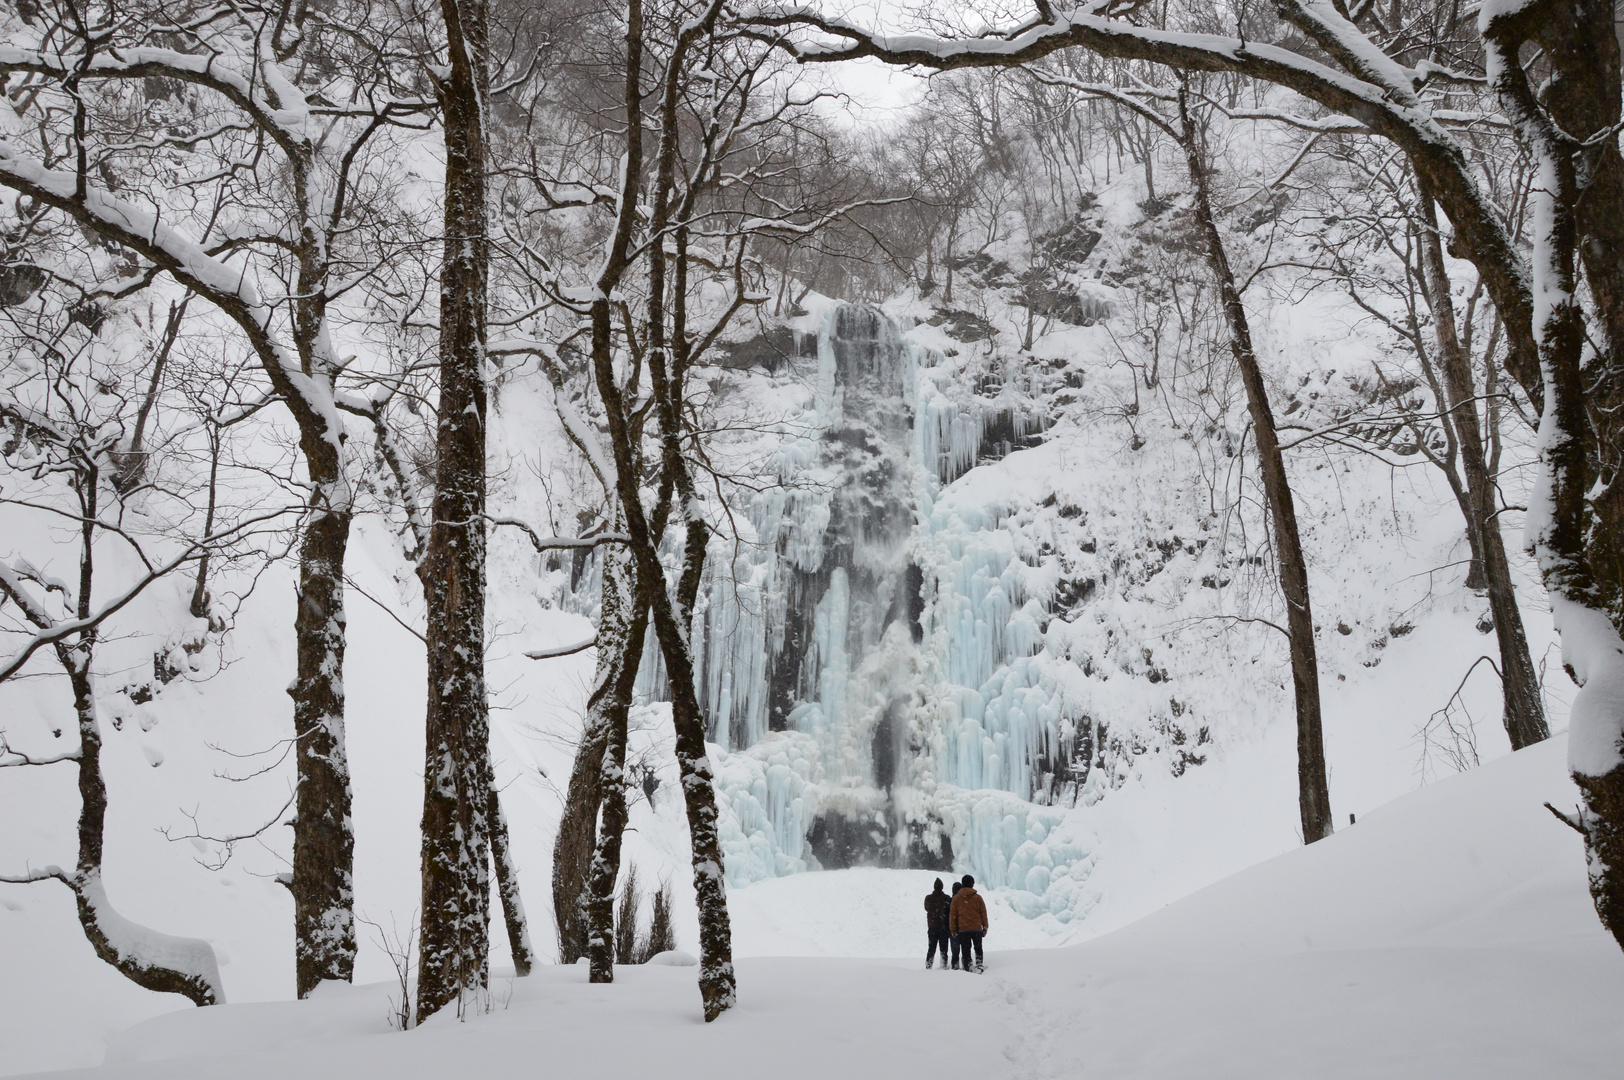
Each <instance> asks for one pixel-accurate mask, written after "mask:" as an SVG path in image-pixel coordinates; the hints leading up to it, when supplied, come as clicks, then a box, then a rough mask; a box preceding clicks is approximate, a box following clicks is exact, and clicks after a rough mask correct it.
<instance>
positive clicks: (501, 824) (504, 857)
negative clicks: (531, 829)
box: [486, 782, 536, 978]
mask: <svg viewBox="0 0 1624 1080" xmlns="http://www.w3.org/2000/svg"><path fill="white" fill-rule="evenodd" d="M490 792H491V805H490V810H489V811H487V814H486V816H487V818H488V819H489V821H490V823H491V861H492V863H493V864H494V865H495V866H496V892H497V895H498V896H500V897H501V898H502V922H503V925H504V926H505V927H506V928H507V936H508V949H509V950H510V951H511V952H512V953H513V974H515V975H517V976H518V977H520V978H523V977H524V976H526V975H528V974H530V969H531V967H533V966H534V965H535V962H536V950H535V946H533V945H532V944H531V943H530V921H529V920H528V919H526V918H525V915H524V900H523V898H522V897H521V896H520V895H519V863H518V860H517V859H516V858H515V857H514V855H513V841H512V839H511V838H510V837H509V836H508V823H507V813H506V812H505V811H504V810H503V809H502V796H501V794H500V793H499V792H498V791H497V789H496V784H495V783H494V782H493V783H491V785H490Z"/></svg>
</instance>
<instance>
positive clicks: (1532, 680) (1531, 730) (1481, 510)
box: [1419, 196, 1551, 750]
mask: <svg viewBox="0 0 1624 1080" xmlns="http://www.w3.org/2000/svg"><path fill="white" fill-rule="evenodd" d="M1421 214H1422V228H1421V230H1420V236H1419V239H1420V244H1421V269H1422V275H1423V278H1424V282H1425V286H1426V295H1427V303H1428V306H1430V307H1431V308H1432V322H1433V329H1434V332H1435V333H1436V335H1437V339H1438V357H1439V361H1440V364H1441V366H1442V367H1443V373H1444V380H1443V381H1444V389H1445V392H1446V393H1447V394H1448V397H1449V401H1448V405H1449V417H1448V420H1447V423H1449V425H1450V426H1451V427H1452V428H1453V429H1454V432H1455V438H1456V442H1457V444H1458V446H1459V448H1460V462H1461V471H1462V472H1463V473H1465V475H1466V489H1467V490H1466V499H1465V500H1464V502H1463V504H1462V510H1464V511H1465V513H1466V529H1467V532H1468V534H1469V535H1471V536H1472V537H1474V538H1475V541H1476V542H1475V543H1474V544H1473V545H1472V547H1473V550H1474V552H1475V553H1476V554H1477V556H1478V557H1479V558H1480V559H1481V560H1482V569H1483V574H1484V578H1485V584H1486V585H1487V586H1488V591H1489V609H1490V611H1491V612H1493V615H1494V633H1495V636H1496V638H1497V639H1498V640H1499V645H1500V682H1501V690H1502V692H1503V697H1504V703H1505V704H1504V711H1503V712H1502V714H1501V718H1502V720H1503V722H1504V723H1505V727H1506V734H1507V735H1508V736H1510V738H1511V748H1512V749H1513V750H1521V749H1522V748H1523V747H1525V746H1532V745H1533V744H1534V743H1537V742H1543V741H1544V740H1546V739H1548V738H1550V737H1551V729H1550V727H1549V726H1547V724H1546V722H1545V706H1544V698H1543V693H1542V690H1541V688H1540V683H1539V673H1538V671H1536V670H1535V668H1534V661H1533V658H1532V657H1531V656H1530V655H1529V652H1528V636H1527V634H1525V633H1524V632H1523V621H1522V612H1521V611H1520V610H1519V609H1518V607H1517V592H1516V589H1515V587H1514V586H1513V585H1512V582H1511V565H1510V563H1509V562H1508V561H1507V559H1506V545H1505V539H1504V537H1502V536H1501V534H1500V526H1499V517H1498V514H1497V511H1498V507H1497V506H1496V505H1495V504H1496V502H1497V499H1496V496H1495V491H1496V484H1495V477H1494V476H1493V475H1492V474H1491V473H1490V472H1489V464H1488V458H1487V456H1486V455H1485V452H1484V449H1483V433H1482V428H1481V427H1480V426H1479V420H1478V412H1477V401H1476V381H1475V380H1474V379H1473V378H1472V366H1471V358H1470V357H1469V356H1467V355H1466V352H1465V350H1464V349H1462V348H1461V343H1460V338H1459V337H1458V336H1457V334H1456V332H1455V305H1454V301H1453V300H1452V299H1451V297H1450V295H1449V276H1448V273H1447V271H1446V270H1445V267H1444V253H1443V245H1442V243H1441V242H1440V241H1439V239H1438V215H1437V213H1436V211H1435V210H1434V209H1433V204H1432V200H1431V199H1429V198H1427V197H1425V196H1422V199H1421Z"/></svg>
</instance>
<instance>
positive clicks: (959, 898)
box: [947, 874, 988, 971]
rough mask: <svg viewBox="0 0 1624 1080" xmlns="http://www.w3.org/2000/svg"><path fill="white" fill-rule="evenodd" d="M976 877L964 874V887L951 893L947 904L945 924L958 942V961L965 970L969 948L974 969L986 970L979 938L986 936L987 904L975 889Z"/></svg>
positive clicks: (968, 957) (968, 963)
mask: <svg viewBox="0 0 1624 1080" xmlns="http://www.w3.org/2000/svg"><path fill="white" fill-rule="evenodd" d="M975 884H976V879H975V878H973V877H971V876H970V875H969V874H965V875H964V888H962V889H960V890H959V891H958V892H956V893H955V894H954V895H953V902H952V903H951V904H950V905H948V913H947V926H948V930H949V931H951V932H952V934H953V936H954V937H955V938H956V939H957V940H958V944H959V962H960V963H961V964H962V965H963V966H964V970H965V971H969V970H971V968H970V950H971V949H972V948H973V949H974V950H975V954H976V961H975V969H974V970H976V971H984V970H986V968H985V966H984V964H983V959H982V953H981V939H982V938H984V937H986V936H987V929H988V927H987V904H986V902H985V901H983V900H982V899H981V894H980V893H978V892H976V890H975Z"/></svg>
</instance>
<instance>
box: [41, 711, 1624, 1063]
mask: <svg viewBox="0 0 1624 1080" xmlns="http://www.w3.org/2000/svg"><path fill="white" fill-rule="evenodd" d="M1564 742H1565V740H1564V739H1563V738H1561V737H1558V738H1556V739H1553V740H1551V742H1550V743H1547V744H1544V745H1541V746H1538V747H1535V748H1533V749H1531V750H1528V751H1524V752H1522V753H1520V754H1516V755H1513V756H1509V757H1506V758H1503V759H1501V760H1498V761H1495V762H1492V763H1490V764H1488V765H1486V766H1484V767H1483V768H1481V769H1478V770H1475V771H1474V772H1472V773H1469V774H1466V775H1462V776H1459V777H1454V778H1451V779H1449V780H1446V781H1443V782H1441V783H1438V784H1435V785H1431V786H1429V787H1427V788H1426V789H1424V790H1422V791H1420V792H1417V793H1414V794H1411V795H1408V796H1405V797H1403V798H1402V799H1399V800H1397V801H1395V802H1393V803H1391V804H1389V805H1386V806H1383V807H1381V808H1379V809H1377V810H1376V811H1374V812H1371V813H1369V814H1368V815H1366V816H1364V817H1362V818H1361V820H1360V822H1359V823H1358V825H1356V826H1355V827H1353V828H1351V829H1346V830H1344V831H1343V832H1341V833H1339V834H1337V835H1336V836H1335V837H1333V838H1331V839H1329V840H1326V841H1324V842H1322V843H1320V844H1316V845H1314V846H1312V847H1309V848H1303V849H1298V850H1294V851H1292V852H1290V853H1288V854H1286V855H1283V856H1281V857H1279V858H1276V859H1272V860H1270V861H1268V862H1265V863H1262V864H1260V865H1258V866H1256V867H1253V868H1251V869H1249V870H1246V871H1244V872H1242V873H1240V874H1237V875H1235V876H1233V877H1230V878H1228V879H1226V880H1224V881H1222V882H1220V883H1218V884H1216V885H1213V886H1211V887H1209V888H1207V889H1204V890H1201V891H1199V892H1197V893H1195V894H1194V895H1192V896H1189V897H1187V898H1186V899H1184V900H1181V901H1179V902H1177V903H1175V904H1173V905H1171V906H1169V907H1168V908H1166V909H1165V910H1163V911H1160V912H1158V913H1156V914H1154V915H1151V916H1148V917H1147V918H1144V919H1142V920H1140V921H1138V922H1136V923H1134V924H1132V925H1131V926H1128V927H1127V928H1125V929H1123V930H1120V931H1118V932H1116V933H1113V934H1109V935H1106V936H1104V937H1102V938H1099V939H1097V940H1095V941H1092V942H1089V943H1087V944H1084V945H1080V946H1074V947H1069V948H1064V949H1045V950H1033V951H1016V952H1009V951H1004V950H1003V949H1001V948H1000V944H1001V939H1000V938H999V936H998V932H999V930H1000V928H1002V927H1003V926H1004V925H1005V923H1006V921H1007V920H1008V918H1009V917H1008V916H1003V917H1002V918H1000V916H999V915H998V914H997V913H996V912H995V914H994V930H993V935H992V936H991V937H990V938H989V944H990V945H992V951H991V953H990V955H989V967H988V972H987V974H985V975H983V976H979V977H978V976H967V975H963V974H960V973H957V972H943V971H941V970H936V971H929V972H927V971H924V970H921V965H920V964H919V963H918V960H917V958H915V959H912V960H906V961H904V960H874V959H869V960H864V959H813V958H781V959H756V960H745V961H743V962H742V963H741V965H740V980H739V981H740V991H741V1004H740V1007H739V1008H738V1009H737V1010H735V1011H734V1012H730V1013H728V1014H727V1015H726V1016H725V1017H723V1018H722V1019H721V1020H720V1021H719V1022H717V1023H716V1024H714V1025H709V1026H707V1025H704V1024H703V1023H701V1021H700V1016H699V1002H698V996H697V994H696V992H695V990H694V986H693V970H692V969H691V968H685V967H667V966H656V965H650V966H647V967H643V968H635V969H621V970H620V972H618V976H617V977H618V979H619V981H618V982H617V983H616V984H615V985H613V986H589V985H587V984H586V981H585V971H584V969H579V968H556V967H552V968H542V969H540V970H539V971H538V972H537V973H536V974H535V975H534V976H532V977H531V978H529V979H526V980H517V981H509V980H505V979H498V980H497V985H496V988H495V992H494V995H493V997H494V1001H493V1004H492V1007H491V1010H490V1011H489V1012H488V1013H482V1014H478V1015H475V1016H471V1017H469V1018H468V1019H467V1021H466V1022H462V1023H459V1022H458V1021H457V1019H456V1018H455V1017H452V1016H445V1015H443V1016H441V1017H438V1018H436V1020H435V1021H433V1022H431V1023H430V1024H429V1025H427V1026H425V1027H424V1028H422V1029H419V1030H417V1031H415V1032H411V1033H407V1034H400V1033H396V1032H392V1031H390V1030H389V1029H388V1027H387V1024H386V1022H385V1019H384V1017H385V1013H386V1011H387V990H388V988H387V987H386V986H383V985H372V986H358V987H354V988H342V989H338V990H335V991H333V992H327V991H324V992H323V993H322V994H321V995H318V996H317V998H316V999H314V1000H312V1001H308V1002H300V1003H291V1002H282V1003H272V1004H261V1005H228V1006H225V1007H221V1008H214V1009H203V1010H187V1011H184V1012H178V1013H173V1014H170V1015H167V1016H163V1017H160V1018H157V1019H155V1020H151V1021H148V1022H147V1023H145V1024H142V1025H139V1026H137V1027H135V1028H133V1029H132V1030H130V1031H128V1032H125V1033H123V1034H120V1035H117V1036H114V1037H113V1039H112V1040H111V1043H110V1047H109V1050H108V1055H107V1063H106V1064H105V1065H104V1066H103V1067H102V1068H100V1069H92V1070H86V1071H84V1072H80V1073H76V1074H74V1075H81V1076H86V1077H95V1078H97V1080H136V1078H156V1077H164V1078H173V1080H194V1078H195V1080H204V1078H210V1080H212V1078H214V1077H219V1076H226V1075H229V1076H233V1077H239V1078H242V1080H261V1078H263V1080H271V1078H273V1077H282V1076H286V1075H290V1074H293V1075H300V1076H304V1077H307V1078H309V1080H321V1078H325V1077H341V1076H354V1075H388V1076H394V1077H399V1078H401V1080H413V1078H416V1077H430V1076H444V1075H463V1074H470V1073H474V1074H497V1075H508V1074H519V1073H521V1072H531V1071H534V1070H536V1069H538V1068H539V1069H544V1070H545V1071H546V1072H547V1073H548V1074H549V1075H558V1076H586V1075H591V1076H595V1077H601V1078H605V1080H613V1078H619V1077H626V1078H628V1080H629V1078H634V1077H647V1076H651V1075H659V1076H670V1077H688V1076H696V1077H697V1076H705V1077H715V1078H729V1077H741V1078H742V1077H752V1076H757V1075H760V1074H761V1072H762V1071H763V1070H764V1069H770V1070H771V1072H772V1074H773V1075H774V1076H778V1077H787V1078H800V1077H807V1078H812V1077H820V1078H822V1077H827V1076H830V1075H852V1076H891V1075H908V1076H915V1075H918V1076H931V1077H933V1078H937V1080H952V1078H957V1077H966V1078H968V1077H977V1078H983V1080H985V1078H997V1077H1015V1078H1026V1077H1051V1076H1054V1077H1061V1076H1079V1075H1085V1076H1089V1077H1100V1078H1111V1077H1133V1078H1135V1080H1159V1078H1163V1077H1165V1078H1168V1080H1174V1078H1177V1080H1188V1078H1189V1077H1193V1076H1200V1077H1204V1078H1206V1077H1212V1078H1219V1077H1246V1078H1248V1080H1275V1078H1279V1080H1287V1078H1298V1077H1303V1076H1313V1077H1316V1078H1341V1077H1349V1078H1352V1077H1389V1078H1400V1077H1415V1078H1428V1080H1431V1078H1438V1077H1456V1076H1459V1077H1473V1078H1474V1080H1483V1078H1495V1077H1508V1078H1509V1077H1564V1078H1574V1080H1586V1078H1592V1077H1594V1078H1602V1077H1611V1076H1615V1075H1616V1074H1617V1063H1618V1061H1619V1060H1620V1059H1621V1057H1624V1030H1621V1029H1620V1028H1619V1026H1618V1024H1617V1023H1616V1017H1617V1015H1618V1010H1619V1008H1620V1006H1621V1005H1624V956H1621V955H1620V954H1619V952H1618V950H1617V948H1616V947H1615V946H1614V945H1613V943H1612V941H1611V940H1610V939H1609V938H1608V937H1607V935H1606V934H1605V933H1603V932H1602V931H1601V929H1600V927H1599V926H1598V925H1597V924H1596V921H1595V917H1594V914H1593V913H1592V912H1591V910H1590V906H1589V902H1588V898H1587V896H1586V894H1585V891H1584V882H1583V877H1582V874H1580V873H1579V872H1577V866H1578V864H1579V859H1580V853H1579V844H1578V841H1577V839H1576V838H1575V837H1574V836H1573V835H1572V834H1571V833H1569V832H1568V831H1567V830H1566V829H1564V828H1563V827H1562V826H1561V825H1560V824H1559V823H1557V822H1556V821H1555V820H1554V819H1552V818H1551V817H1550V816H1549V815H1548V814H1547V813H1546V812H1545V811H1544V810H1543V809H1542V808H1541V806H1540V803H1541V802H1542V801H1544V800H1551V801H1553V802H1555V803H1557V804H1562V803H1565V802H1568V801H1570V800H1571V799H1572V798H1573V790H1572V788H1571V785H1570V784H1569V782H1568V780H1567V778H1566V776H1565V775H1564V773H1563V769H1562V759H1563V753H1564V750H1565V747H1564ZM866 874H867V875H868V877H867V879H858V878H852V877H849V876H848V875H845V874H824V875H801V876H798V877H794V878H787V879H781V880H779V881H776V882H770V883H767V885H769V886H771V887H772V888H773V889H777V890H787V891H784V892H779V893H777V894H776V895H777V897H778V899H779V903H778V904H776V905H775V907H777V908H778V909H780V910H781V911H782V912H783V913H784V914H786V915H788V916H791V917H793V916H794V914H795V906H796V894H795V893H794V892H793V889H794V888H795V887H796V885H797V884H798V883H802V882H816V883H817V884H818V888H819V890H823V891H821V892H820V893H818V894H816V895H812V894H808V895H805V896H804V897H803V899H804V900H806V901H807V903H806V904H805V906H804V908H803V909H802V910H801V916H802V917H803V918H807V917H811V916H812V915H814V914H816V913H817V912H819V911H826V910H827V909H828V908H830V907H832V906H838V907H839V910H840V911H841V913H842V918H841V920H840V923H841V925H844V926H848V927H854V928H856V929H854V930H850V931H848V933H850V934H852V935H854V936H860V935H861V934H862V933H864V932H866V930H867V929H869V928H871V927H873V926H876V925H878V924H879V923H881V922H882V921H889V920H891V919H892V914H891V912H890V911H889V910H878V909H877V908H876V904H877V902H879V901H880V900H881V899H882V895H883V892H884V889H883V888H882V887H881V883H882V882H885V881H890V882H893V883H894V884H895V889H894V892H895V895H894V897H893V898H892V901H893V903H894V905H896V906H900V907H902V908H906V909H907V910H908V912H909V914H910V916H912V915H913V914H914V912H913V908H914V906H915V905H916V904H917V902H918V896H917V893H918V891H919V889H918V884H919V883H918V882H917V881H916V880H914V878H915V877H916V876H917V875H914V874H910V873H908V872H900V871H899V872H886V871H877V870H875V871H867V872H866ZM837 881H846V882H850V883H851V885H850V887H849V888H847V889H844V890H839V891H837V892H835V893H833V894H831V893H829V892H828V891H827V889H828V886H829V884H830V883H831V882H837ZM746 892H747V893H748V890H746ZM749 910H750V908H749V905H748V903H746V904H744V905H741V913H744V912H748V911H749ZM809 929H813V930H822V929H823V927H821V926H817V927H810V928H809ZM916 936H917V937H922V935H919V934H917V931H916ZM36 990H37V991H38V992H39V993H41V994H47V995H51V994H57V993H60V994H61V995H62V1000H63V1003H64V1005H66V1004H67V1001H68V999H69V998H70V989H69V987H68V986H66V985H60V986H58V985H39V986H37V987H36ZM58 1075H61V1074H58Z"/></svg>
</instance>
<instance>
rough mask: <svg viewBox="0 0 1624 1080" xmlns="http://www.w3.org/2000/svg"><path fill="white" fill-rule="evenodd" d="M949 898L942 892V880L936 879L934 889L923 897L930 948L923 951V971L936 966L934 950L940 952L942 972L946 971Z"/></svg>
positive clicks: (950, 901)
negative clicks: (939, 950)
mask: <svg viewBox="0 0 1624 1080" xmlns="http://www.w3.org/2000/svg"><path fill="white" fill-rule="evenodd" d="M951 903H952V900H951V898H950V897H949V896H948V895H947V894H946V893H945V892H943V891H942V879H941V878H937V879H936V888H935V889H934V890H933V891H932V892H931V894H930V895H929V896H927V897H925V929H926V931H928V932H929V934H930V947H929V948H927V949H926V950H925V970H926V971H929V970H930V969H931V968H933V967H935V966H936V950H937V949H938V948H939V949H941V950H942V970H943V971H946V970H947V939H948V933H947V909H948V907H949V906H950V905H951Z"/></svg>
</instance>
